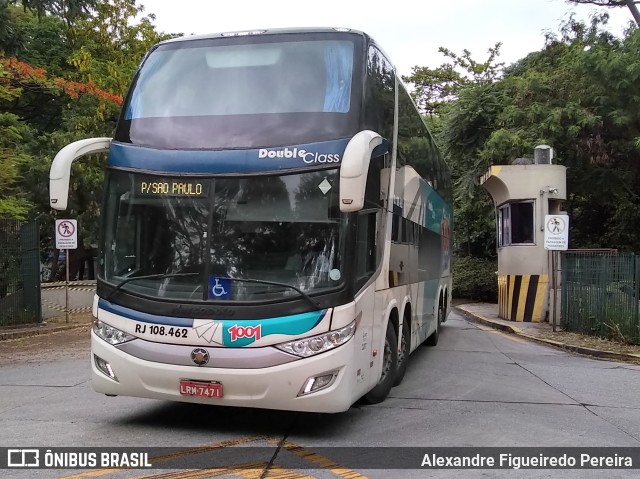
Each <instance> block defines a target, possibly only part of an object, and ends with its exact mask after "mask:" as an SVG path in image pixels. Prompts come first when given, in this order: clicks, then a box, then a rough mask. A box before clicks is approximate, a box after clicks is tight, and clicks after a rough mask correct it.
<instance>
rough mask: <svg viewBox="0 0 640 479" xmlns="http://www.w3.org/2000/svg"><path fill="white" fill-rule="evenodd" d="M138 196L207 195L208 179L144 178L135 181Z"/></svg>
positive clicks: (204, 196)
mask: <svg viewBox="0 0 640 479" xmlns="http://www.w3.org/2000/svg"><path fill="white" fill-rule="evenodd" d="M136 193H137V194H138V195H139V196H187V197H194V196H195V197H203V198H206V197H208V196H209V181H206V180H204V181H203V180H188V179H184V178H175V179H174V178H146V179H138V180H137V181H136Z"/></svg>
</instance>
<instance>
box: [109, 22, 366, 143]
mask: <svg viewBox="0 0 640 479" xmlns="http://www.w3.org/2000/svg"><path fill="white" fill-rule="evenodd" d="M355 48H356V42H355V41H353V40H351V39H349V38H347V39H345V37H344V36H343V37H336V38H335V39H332V38H331V37H327V36H326V35H325V36H324V37H319V38H318V39H312V40H309V36H308V35H307V36H305V37H304V40H303V39H301V38H299V37H298V36H297V35H291V34H289V35H280V36H278V35H267V36H264V37H260V36H257V37H237V38H213V39H206V40H191V41H183V42H175V43H172V42H169V43H165V44H162V45H160V46H159V47H158V48H156V49H155V50H153V51H152V52H151V53H150V54H149V56H148V57H147V58H146V60H145V61H144V63H143V65H142V67H141V69H140V70H139V72H138V74H137V76H136V78H135V79H134V82H133V84H132V87H131V91H130V93H129V95H128V97H127V100H126V102H125V105H123V110H122V111H123V115H122V118H121V119H120V122H119V127H118V131H117V132H116V141H124V142H131V143H136V144H141V145H145V146H157V147H163V148H176V149H179V148H185V149H193V148H219V149H224V148H238V147H240V148H250V147H255V146H260V147H263V146H269V144H268V143H269V142H270V143H272V144H273V145H278V144H280V145H282V144H290V141H283V140H284V139H285V138H289V139H290V138H292V137H294V138H300V136H301V135H300V133H299V132H298V133H297V134H295V135H292V132H291V130H290V129H289V128H290V126H291V125H293V126H295V125H299V124H300V123H301V122H300V119H301V118H304V119H305V122H306V123H307V128H309V129H311V131H313V133H312V136H310V138H313V141H321V140H322V139H323V136H326V139H334V138H340V137H345V136H348V135H350V134H353V133H355V131H350V130H351V129H354V128H356V124H355V119H356V118H357V112H356V111H355V110H357V108H355V106H353V107H352V100H353V99H357V98H358V97H357V93H358V92H357V89H356V88H355V87H354V85H356V84H357V82H356V81H354V80H356V79H355V78H354V67H353V65H354V58H355V53H356V52H355ZM353 103H355V104H357V102H353ZM265 115H269V120H268V125H265ZM328 116H329V117H328ZM305 122H303V123H305ZM309 122H311V124H308V123H309ZM267 126H268V128H267V130H265V128H266V127H267ZM240 130H245V131H248V132H249V133H250V135H247V137H246V138H245V137H244V136H243V135H242V134H241V133H240V134H239V133H238V131H240ZM263 130H264V131H263ZM283 130H284V131H283ZM323 130H326V131H323ZM212 132H214V133H215V134H212ZM228 132H229V133H233V134H228ZM279 132H280V133H281V134H282V133H286V134H287V136H285V137H283V138H282V139H281V138H280V136H279V135H278V133H279ZM252 139H253V141H254V142H255V143H256V144H255V145H253V144H251V143H252V141H251V140H252ZM303 142H304V141H298V142H297V143H303Z"/></svg>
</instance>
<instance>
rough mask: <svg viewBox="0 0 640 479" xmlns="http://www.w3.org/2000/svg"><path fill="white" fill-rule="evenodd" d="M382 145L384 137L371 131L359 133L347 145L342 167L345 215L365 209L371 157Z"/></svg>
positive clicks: (342, 204)
mask: <svg viewBox="0 0 640 479" xmlns="http://www.w3.org/2000/svg"><path fill="white" fill-rule="evenodd" d="M380 144H382V137H381V136H380V135H379V134H378V133H376V132H375V131H371V130H363V131H361V132H358V133H357V134H356V135H355V136H354V137H353V138H351V140H350V141H349V143H348V144H347V148H346V149H345V150H344V156H343V157H342V165H341V166H340V211H342V212H343V213H351V212H354V211H360V210H361V209H362V208H363V207H364V193H365V189H366V186H367V173H368V171H369V163H370V162H371V155H372V153H373V150H374V149H375V148H376V147H377V146H378V145H380Z"/></svg>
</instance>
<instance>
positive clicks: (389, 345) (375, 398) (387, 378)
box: [363, 321, 398, 404]
mask: <svg viewBox="0 0 640 479" xmlns="http://www.w3.org/2000/svg"><path fill="white" fill-rule="evenodd" d="M397 368H398V340H397V338H396V332H395V330H394V329H393V324H391V321H389V322H388V323H387V334H386V336H385V338H384V351H383V353H382V375H381V376H380V380H379V381H378V384H376V385H375V387H374V388H373V389H372V390H371V391H369V392H368V393H367V394H365V395H364V396H363V399H364V401H365V402H366V403H368V404H378V403H380V402H382V401H384V400H385V399H386V398H387V396H388V395H389V391H391V388H392V387H393V381H394V379H395V375H396V370H397Z"/></svg>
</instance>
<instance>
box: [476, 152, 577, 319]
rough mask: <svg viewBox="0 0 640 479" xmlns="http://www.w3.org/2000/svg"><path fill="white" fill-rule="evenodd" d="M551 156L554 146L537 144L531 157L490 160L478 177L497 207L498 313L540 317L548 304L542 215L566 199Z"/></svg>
mask: <svg viewBox="0 0 640 479" xmlns="http://www.w3.org/2000/svg"><path fill="white" fill-rule="evenodd" d="M552 160H553V149H552V148H551V147H549V146H547V145H541V146H538V147H536V148H535V151H534V158H533V159H528V158H518V159H516V160H515V161H513V163H512V164H511V165H494V166H491V167H490V168H489V170H488V171H487V172H486V173H485V174H484V175H483V176H482V178H481V179H480V184H481V185H482V186H483V187H484V188H485V189H486V190H487V191H488V192H489V194H490V195H491V197H492V198H493V202H494V205H495V208H496V223H497V234H498V241H497V245H498V273H497V274H498V311H499V316H500V317H501V318H503V319H507V320H510V321H533V322H540V321H544V320H545V319H546V317H547V311H548V310H549V301H548V298H549V275H550V271H551V264H550V263H551V261H550V255H549V252H548V251H547V250H546V249H545V248H544V229H545V225H544V219H545V215H549V214H564V213H563V211H562V210H563V207H564V201H565V200H566V199H567V186H566V184H567V181H566V168H565V167H564V166H560V165H554V164H553V161H552Z"/></svg>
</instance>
